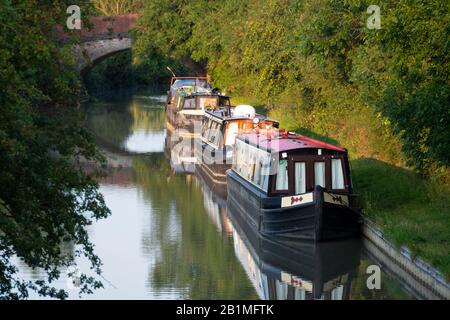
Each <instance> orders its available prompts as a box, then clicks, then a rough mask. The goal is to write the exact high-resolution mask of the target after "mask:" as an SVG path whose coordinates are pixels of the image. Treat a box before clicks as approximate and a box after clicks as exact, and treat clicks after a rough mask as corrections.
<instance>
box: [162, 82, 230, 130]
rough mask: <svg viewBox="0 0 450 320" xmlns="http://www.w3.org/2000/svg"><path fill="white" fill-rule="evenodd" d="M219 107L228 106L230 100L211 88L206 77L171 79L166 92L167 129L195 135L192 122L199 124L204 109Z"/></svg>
mask: <svg viewBox="0 0 450 320" xmlns="http://www.w3.org/2000/svg"><path fill="white" fill-rule="evenodd" d="M219 106H230V98H229V97H228V96H225V95H222V94H219V93H218V92H217V90H216V89H214V88H212V86H211V85H210V84H209V83H208V82H207V80H206V77H173V78H172V79H171V86H170V90H169V91H168V92H167V101H166V112H167V120H168V121H167V129H168V130H171V131H174V130H176V129H184V130H187V132H189V133H191V135H195V132H194V121H198V122H199V123H200V122H201V120H202V118H203V115H204V111H205V109H206V108H211V107H219Z"/></svg>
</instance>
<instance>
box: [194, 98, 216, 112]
mask: <svg viewBox="0 0 450 320" xmlns="http://www.w3.org/2000/svg"><path fill="white" fill-rule="evenodd" d="M198 99H199V103H198V108H199V109H204V108H208V107H215V106H217V98H216V97H199V98H198Z"/></svg>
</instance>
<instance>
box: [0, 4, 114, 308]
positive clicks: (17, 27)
mask: <svg viewBox="0 0 450 320" xmlns="http://www.w3.org/2000/svg"><path fill="white" fill-rule="evenodd" d="M87 3H88V2H87V1H84V2H83V1H81V3H79V5H83V4H84V5H86V4H87ZM70 4H71V2H70V1H53V2H52V3H51V4H49V3H45V4H43V3H38V2H37V1H22V2H19V3H17V2H14V3H12V2H10V1H3V2H1V3H0V12H2V13H4V12H5V13H6V12H8V15H3V14H0V22H1V23H0V28H1V32H0V34H1V37H0V51H1V53H2V54H1V55H0V65H1V67H0V70H1V71H0V72H1V74H0V75H1V77H0V85H1V87H2V91H1V93H0V105H1V112H0V171H1V172H2V175H1V176H0V298H13V299H17V298H26V297H28V290H32V291H35V292H37V293H38V294H40V295H44V296H49V297H55V298H65V297H66V296H67V294H66V293H65V292H64V291H61V290H59V289H56V288H54V287H52V282H53V281H54V280H55V279H57V278H58V277H59V276H60V274H61V272H64V269H65V268H67V267H69V266H71V265H72V264H73V262H74V257H75V256H76V255H77V252H78V254H81V255H85V256H86V257H88V259H89V260H90V261H91V265H92V268H93V269H94V270H96V272H97V273H100V269H99V267H100V265H101V262H100V261H99V260H98V258H97V257H96V256H95V254H94V252H93V246H92V244H91V243H90V241H89V238H88V235H87V231H86V226H88V225H89V224H91V223H92V221H94V220H96V219H101V218H105V217H106V216H107V215H108V214H109V210H108V208H107V207H106V206H105V204H104V201H103V197H102V195H101V194H100V193H99V191H98V185H97V183H96V182H95V180H94V177H93V176H92V175H87V174H86V173H85V171H84V170H83V168H82V166H81V165H80V163H81V161H84V160H85V159H86V160H93V161H101V160H102V158H101V156H100V155H99V154H98V153H97V151H96V149H95V145H94V142H93V138H92V137H91V135H90V134H89V133H88V131H87V130H86V129H84V128H83V126H82V123H81V118H80V117H79V115H78V114H77V110H76V108H75V106H76V105H77V99H78V94H79V89H80V82H79V75H78V74H77V72H76V71H75V69H74V68H73V67H71V65H70V63H71V61H72V59H71V57H70V55H67V50H66V48H60V47H58V46H57V45H56V43H57V42H56V41H55V39H54V38H53V36H52V34H53V28H54V26H55V25H56V24H58V23H64V22H65V20H66V8H67V7H68V6H69V5H70ZM14 256H16V257H18V258H20V259H21V260H22V261H23V262H25V263H26V264H27V265H28V266H30V267H31V268H38V269H40V270H42V271H43V273H44V275H46V279H41V280H39V281H24V280H23V279H20V278H18V275H17V268H16V266H15V262H14V261H15V260H16V259H15V260H13V257H14ZM97 285H98V284H97V281H96V280H95V279H94V278H92V277H88V276H85V277H84V278H83V282H82V288H84V287H86V286H87V287H86V290H87V291H88V288H89V287H91V286H92V287H95V286H97ZM83 286H84V287H83Z"/></svg>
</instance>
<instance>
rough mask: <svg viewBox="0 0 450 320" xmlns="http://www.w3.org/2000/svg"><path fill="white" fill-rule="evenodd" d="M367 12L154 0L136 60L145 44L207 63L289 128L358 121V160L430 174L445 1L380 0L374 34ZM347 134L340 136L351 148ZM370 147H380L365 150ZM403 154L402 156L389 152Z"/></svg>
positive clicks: (282, 3)
mask: <svg viewBox="0 0 450 320" xmlns="http://www.w3.org/2000/svg"><path fill="white" fill-rule="evenodd" d="M370 4H371V3H370V2H369V1H363V0H346V1H328V0H304V1H287V0H272V1H264V2H261V1H256V0H241V1H231V0H226V1H205V0H194V1H181V0H164V1H154V0H151V1H148V2H146V3H145V7H144V14H143V17H142V18H141V19H140V24H139V27H138V32H137V40H136V43H137V44H138V46H139V50H138V51H136V56H137V57H139V56H140V55H141V54H142V53H144V52H146V50H148V49H150V48H152V50H154V49H155V48H156V49H157V50H159V51H160V52H162V53H163V54H164V55H169V56H172V57H180V56H184V55H190V56H191V57H192V58H193V59H195V60H196V61H198V62H202V63H204V62H206V63H207V65H208V73H209V74H210V75H211V76H212V79H213V81H214V83H215V85H216V86H219V87H221V88H223V89H225V90H226V91H227V92H228V93H231V94H236V93H237V94H239V95H240V96H245V97H247V98H250V99H252V100H254V99H255V98H257V99H258V100H259V101H260V102H261V103H264V104H266V105H269V106H275V107H276V108H274V110H275V111H276V110H281V112H279V113H284V112H286V111H287V110H289V112H292V113H293V114H296V117H295V119H290V121H291V122H292V121H294V122H296V124H297V125H298V127H297V128H299V127H300V128H302V127H303V128H306V129H308V130H313V131H315V130H317V131H318V133H319V134H321V135H325V136H327V135H330V134H331V135H332V134H334V133H335V132H336V130H337V129H339V128H340V126H342V125H343V124H344V125H346V124H349V122H346V120H345V118H346V117H348V115H355V117H356V115H358V114H361V113H362V114H364V115H365V116H366V118H367V119H368V120H369V121H368V124H367V125H366V126H364V124H362V127H359V128H358V129H361V130H362V132H361V134H360V135H361V139H360V140H358V141H356V143H355V145H356V146H358V145H361V146H362V147H356V149H355V154H356V155H366V156H374V157H376V158H380V159H383V160H386V161H389V162H391V163H401V162H403V160H404V158H405V159H406V160H407V162H408V163H409V164H411V165H414V166H415V167H416V168H417V169H418V170H419V171H421V172H424V173H431V174H432V172H431V168H436V164H437V165H438V166H439V165H440V166H444V167H446V166H447V167H448V164H449V163H448V161H449V159H450V155H449V148H448V146H449V145H450V141H449V139H450V138H449V135H448V128H449V127H450V123H449V122H450V114H449V112H450V111H449V110H450V108H449V104H448V101H449V100H450V99H449V93H450V89H449V85H448V78H449V70H450V67H449V66H450V65H449V56H450V55H449V54H448V49H449V46H448V43H449V42H448V41H449V30H450V19H449V18H450V13H449V12H450V10H449V3H448V1H444V0H440V1H433V2H430V1H407V0H402V1H397V0H395V1H394V0H386V1H382V2H381V3H380V7H381V29H379V30H370V29H368V28H367V27H366V20H367V18H368V17H369V14H368V13H367V12H366V10H367V8H368V6H369V5H370ZM350 118H352V116H350ZM282 124H283V123H282ZM347 127H352V125H351V124H350V125H349V126H347ZM352 129H355V126H353V128H352ZM351 131H352V130H348V134H349V135H348V136H344V137H343V138H344V139H343V140H342V139H338V140H342V141H341V142H342V143H345V142H347V141H349V142H350V141H351ZM367 136H369V139H367ZM370 137H374V138H373V139H372V138H370ZM375 137H379V139H375ZM334 138H337V137H334ZM340 138H341V137H340ZM367 140H371V141H370V142H373V143H378V144H379V145H380V146H379V147H377V146H374V145H373V150H369V149H371V148H370V147H369V148H368V147H367V145H368V142H367ZM391 140H392V143H391V146H388V144H389V143H388V142H389V141H391ZM400 146H401V147H402V150H403V153H404V156H405V157H403V155H402V154H400V152H399V151H395V150H396V149H397V150H399V149H400ZM383 150H387V152H386V153H385V152H384V151H383Z"/></svg>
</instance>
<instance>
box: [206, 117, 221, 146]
mask: <svg viewBox="0 0 450 320" xmlns="http://www.w3.org/2000/svg"><path fill="white" fill-rule="evenodd" d="M221 135H222V131H221V130H220V123H218V122H215V121H214V122H213V124H212V125H211V129H210V130H209V134H208V142H211V143H212V144H215V145H216V146H219V145H220V143H221Z"/></svg>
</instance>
